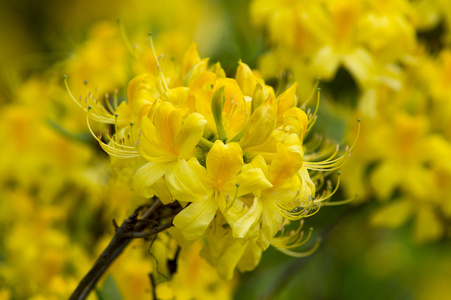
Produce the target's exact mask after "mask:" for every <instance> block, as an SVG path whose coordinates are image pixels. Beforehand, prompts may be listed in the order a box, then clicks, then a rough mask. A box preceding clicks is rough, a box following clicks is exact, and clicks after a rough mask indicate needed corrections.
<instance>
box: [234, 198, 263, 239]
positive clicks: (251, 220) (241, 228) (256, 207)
mask: <svg viewBox="0 0 451 300" xmlns="http://www.w3.org/2000/svg"><path fill="white" fill-rule="evenodd" d="M262 210H263V204H262V202H261V199H260V198H259V197H255V198H254V202H253V203H252V206H251V207H250V208H249V210H248V211H247V212H246V213H245V214H244V216H242V217H241V218H239V219H238V220H237V221H236V222H235V224H233V228H232V230H233V237H234V238H236V239H245V237H246V236H247V234H248V232H249V229H250V228H251V227H252V226H253V225H255V224H257V222H258V221H259V220H260V217H261V214H262Z"/></svg>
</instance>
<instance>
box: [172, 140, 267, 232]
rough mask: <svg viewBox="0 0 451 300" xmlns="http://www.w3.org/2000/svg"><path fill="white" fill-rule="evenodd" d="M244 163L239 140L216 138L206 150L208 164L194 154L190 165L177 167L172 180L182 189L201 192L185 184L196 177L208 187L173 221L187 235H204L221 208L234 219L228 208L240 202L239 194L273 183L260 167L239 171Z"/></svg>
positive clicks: (187, 191) (189, 192)
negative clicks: (195, 157)
mask: <svg viewBox="0 0 451 300" xmlns="http://www.w3.org/2000/svg"><path fill="white" fill-rule="evenodd" d="M243 165H244V162H243V153H242V150H241V148H240V146H239V145H238V144H237V143H229V144H224V143H223V142H222V141H220V140H217V141H216V142H215V143H214V145H213V147H212V148H211V150H210V152H209V153H208V154H207V159H206V168H204V167H202V166H201V165H200V164H199V162H198V161H197V160H196V159H194V158H192V159H190V160H189V161H188V162H187V166H188V168H178V169H175V172H174V175H175V176H174V177H177V178H178V179H179V180H178V181H177V182H175V181H173V182H172V183H173V184H174V185H178V186H179V187H180V190H184V192H185V193H187V194H198V191H196V189H195V187H193V186H189V185H187V184H185V182H186V180H187V179H188V180H189V178H193V177H195V178H196V179H197V181H198V182H199V183H200V184H203V185H204V187H205V189H206V193H205V194H203V195H199V196H201V197H202V200H201V201H200V202H196V203H191V204H190V205H188V206H187V207H186V208H185V209H184V210H183V211H181V212H180V213H179V214H178V215H177V216H176V217H175V218H174V225H175V226H176V227H177V228H179V229H180V230H181V231H182V233H183V235H184V236H185V238H187V239H191V240H192V239H197V238H199V237H201V236H202V235H203V234H204V232H205V230H206V229H207V227H208V225H209V224H210V223H211V221H212V220H213V218H214V216H215V214H216V211H217V210H218V209H220V211H221V212H222V213H223V214H224V215H225V216H226V218H227V217H228V218H230V220H233V216H230V215H229V213H228V211H229V209H230V208H231V207H232V206H234V205H236V204H237V203H239V202H240V200H238V198H239V197H241V196H244V195H247V194H251V193H258V191H260V190H262V189H266V188H269V187H271V183H270V182H269V181H268V180H267V179H266V178H265V176H264V174H263V172H262V171H261V169H258V168H249V169H247V170H244V171H242V172H240V171H241V169H242V167H243ZM182 166H183V165H182Z"/></svg>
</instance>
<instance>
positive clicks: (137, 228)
mask: <svg viewBox="0 0 451 300" xmlns="http://www.w3.org/2000/svg"><path fill="white" fill-rule="evenodd" d="M162 207H163V206H162V204H161V202H160V200H158V199H157V200H156V201H155V202H154V203H153V204H152V205H151V206H150V207H149V208H148V209H147V210H146V211H145V212H144V213H143V214H142V216H141V218H140V219H138V215H139V211H140V209H137V210H136V211H135V212H134V213H133V214H132V215H131V216H129V217H128V218H127V219H126V220H125V221H124V222H123V223H122V225H121V226H117V223H116V221H114V220H113V226H114V229H115V234H114V236H113V238H112V240H111V241H110V243H109V244H108V246H107V247H106V248H105V250H104V251H103V252H102V253H101V254H100V256H99V257H98V258H97V260H96V262H95V263H94V265H93V266H92V267H91V269H90V270H89V272H88V273H87V274H86V275H85V277H83V279H82V280H81V281H80V283H79V284H78V286H77V288H76V289H75V291H74V292H73V293H72V295H71V296H70V298H69V300H75V299H76V300H79V299H86V297H87V296H88V295H89V293H90V292H91V291H92V289H94V287H95V285H96V284H97V282H98V281H99V279H100V278H101V277H102V275H103V274H104V273H105V271H106V270H107V269H108V267H109V266H110V265H111V264H112V263H113V262H114V261H115V260H116V258H117V257H118V256H119V255H120V254H121V253H122V252H123V251H124V249H125V248H126V247H127V246H128V244H129V243H130V242H131V241H132V240H133V239H134V238H146V237H150V236H152V235H155V234H157V233H159V232H161V231H164V230H166V229H168V228H169V227H171V226H172V219H173V217H174V216H175V214H176V213H178V212H179V211H180V210H179V209H174V210H173V213H172V215H170V216H169V217H170V219H169V218H168V219H169V221H167V222H166V223H164V224H162V225H160V226H156V227H153V228H151V229H150V230H146V231H143V230H145V229H146V228H149V225H152V224H154V223H155V222H148V221H149V220H150V218H151V217H152V216H154V215H157V212H158V209H159V208H162ZM158 218H163V217H162V216H157V219H158ZM140 221H146V222H140Z"/></svg>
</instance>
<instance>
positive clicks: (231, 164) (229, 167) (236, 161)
mask: <svg viewBox="0 0 451 300" xmlns="http://www.w3.org/2000/svg"><path fill="white" fill-rule="evenodd" d="M243 164H244V162H243V151H242V150H241V147H240V145H238V144H237V143H229V144H227V145H224V143H223V142H222V141H220V140H217V141H216V142H215V143H214V145H213V147H212V148H211V149H210V152H208V155H207V171H208V174H209V175H210V177H211V178H212V179H213V180H214V182H215V183H216V185H217V187H221V186H222V185H223V184H225V183H227V182H228V181H230V180H232V179H233V177H235V175H236V174H238V172H239V171H240V169H241V167H242V166H243Z"/></svg>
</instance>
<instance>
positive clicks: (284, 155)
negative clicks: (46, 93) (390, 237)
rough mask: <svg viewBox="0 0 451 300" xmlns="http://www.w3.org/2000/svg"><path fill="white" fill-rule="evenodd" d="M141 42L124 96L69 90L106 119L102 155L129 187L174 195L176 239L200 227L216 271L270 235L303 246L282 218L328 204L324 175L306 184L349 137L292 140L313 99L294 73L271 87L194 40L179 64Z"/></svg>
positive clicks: (250, 256)
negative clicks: (286, 83)
mask: <svg viewBox="0 0 451 300" xmlns="http://www.w3.org/2000/svg"><path fill="white" fill-rule="evenodd" d="M151 43H152V41H151ZM150 49H151V50H152V51H138V52H139V53H138V54H137V57H138V58H139V59H140V60H141V61H143V62H144V64H148V65H147V66H154V67H155V68H154V71H153V72H152V71H150V72H148V73H145V74H141V75H139V76H137V77H135V78H134V79H133V80H131V81H130V83H129V85H128V90H127V100H128V101H122V102H120V103H118V101H117V97H115V98H114V99H110V97H109V96H108V95H106V96H105V97H102V98H104V101H102V98H101V97H99V96H98V95H94V94H93V93H89V94H88V96H87V97H85V98H84V99H83V98H82V97H81V98H80V99H81V101H77V100H76V98H74V100H75V101H77V103H78V104H79V105H80V106H81V107H83V108H84V109H85V110H86V111H87V118H88V125H89V124H90V123H89V121H90V120H95V121H98V122H103V123H107V124H111V126H113V127H114V131H115V132H114V134H110V133H109V130H107V132H106V141H103V139H102V135H101V134H99V135H95V134H94V132H93V131H92V130H91V132H92V133H93V135H95V137H96V138H97V140H98V141H99V143H100V145H101V146H102V148H103V149H104V150H105V151H106V152H107V153H108V154H109V155H110V157H111V159H112V164H113V166H114V167H115V168H116V169H117V170H119V171H120V172H122V173H123V174H127V175H128V176H130V179H131V184H132V186H133V190H134V191H135V192H136V194H138V195H139V196H142V197H145V198H149V197H152V196H157V197H158V198H159V199H160V200H161V201H162V202H163V203H164V204H168V203H171V202H173V201H178V202H179V203H180V204H181V205H182V206H183V207H184V209H183V210H182V211H181V212H180V213H178V214H177V215H176V216H175V218H174V220H173V224H174V225H175V228H176V230H178V231H179V233H180V234H181V236H183V239H185V240H188V241H192V240H197V239H199V238H201V237H205V238H206V240H207V241H208V243H207V245H206V246H205V247H204V249H203V250H202V252H203V254H204V257H206V258H207V260H208V261H209V262H210V263H211V264H212V265H214V266H216V267H217V270H218V273H219V274H220V276H221V277H222V278H225V279H231V278H232V277H233V272H234V269H235V268H236V267H238V268H239V269H240V270H242V271H243V270H252V269H253V268H255V266H256V265H257V264H258V262H259V260H260V257H261V253H262V251H263V250H266V249H267V248H268V247H269V245H271V244H272V245H274V246H276V247H277V248H279V249H281V251H283V252H286V253H288V254H292V255H295V256H296V255H305V253H301V254H299V253H296V252H293V251H291V250H290V249H292V248H295V247H298V246H299V245H302V244H303V243H304V242H305V241H306V239H304V238H303V231H301V228H300V227H299V229H298V230H295V231H291V232H290V233H288V234H284V230H283V228H284V226H285V224H287V223H289V222H290V221H297V220H301V219H303V218H305V217H308V216H310V215H312V214H314V213H316V212H317V211H318V210H319V208H320V207H321V206H322V205H327V204H328V201H329V199H330V197H331V195H332V194H333V193H334V189H333V188H332V184H331V183H330V182H328V183H327V186H326V188H325V191H324V192H323V193H322V194H320V195H317V189H318V188H317V186H316V184H317V182H321V183H323V182H324V180H323V177H324V176H325V175H327V174H329V173H330V172H332V171H334V170H336V169H337V168H339V167H340V166H342V165H343V163H344V162H345V161H346V160H347V158H348V156H349V153H350V152H349V151H350V148H349V147H348V148H346V153H345V154H343V155H341V156H340V155H338V146H337V147H335V146H332V145H329V144H328V145H326V146H325V147H322V148H320V150H319V151H317V152H312V153H308V152H307V153H306V151H313V150H314V149H315V148H318V147H319V145H320V141H319V139H318V138H312V139H311V141H310V142H309V144H308V145H303V140H304V138H305V137H306V136H307V134H308V133H309V131H310V130H311V128H312V126H313V124H314V123H315V120H316V116H315V115H316V111H315V113H313V114H312V113H310V112H308V113H306V112H305V111H304V110H303V109H301V107H302V106H303V105H304V104H305V103H302V102H301V101H299V100H298V99H297V97H296V87H297V84H293V85H292V86H291V87H290V88H288V89H287V90H286V91H285V92H283V93H281V94H280V95H277V96H276V95H275V93H274V90H273V89H272V88H271V87H270V86H268V85H266V84H265V83H264V81H263V80H262V79H261V78H260V77H259V76H258V74H257V73H255V72H253V71H252V70H251V69H250V68H249V67H248V66H247V65H246V64H244V63H243V62H241V61H240V62H239V66H238V70H237V73H236V76H235V78H228V77H226V75H225V72H224V70H223V69H222V68H221V66H220V64H219V63H216V64H210V63H209V61H208V59H202V60H201V59H200V58H199V55H198V53H197V50H196V46H195V45H194V44H193V45H192V46H191V47H190V48H189V50H188V51H187V53H186V54H185V56H184V58H183V60H182V62H181V63H180V64H177V62H176V61H171V62H169V63H168V64H166V62H165V61H164V60H163V58H164V56H161V57H159V58H157V57H156V55H155V52H154V51H153V47H151V48H150ZM146 69H147V70H152V68H151V67H147V68H146ZM166 73H167V74H169V76H165V74H166ZM66 84H67V81H66ZM318 97H319V96H318ZM90 128H91V127H90ZM321 159H324V160H323V161H319V160H321ZM309 170H310V172H312V173H309ZM315 181H317V182H316V183H315ZM329 204H331V203H329ZM334 204H335V203H334ZM301 224H302V223H301ZM278 232H280V233H278Z"/></svg>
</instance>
